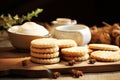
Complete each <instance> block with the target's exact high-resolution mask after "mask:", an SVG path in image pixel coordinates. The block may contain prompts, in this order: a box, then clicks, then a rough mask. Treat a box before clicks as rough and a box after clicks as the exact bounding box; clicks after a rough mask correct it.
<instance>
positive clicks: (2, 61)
mask: <svg viewBox="0 0 120 80" xmlns="http://www.w3.org/2000/svg"><path fill="white" fill-rule="evenodd" d="M71 69H79V70H82V71H83V72H84V73H93V72H94V73H98V72H111V71H120V61H118V62H109V63H108V62H96V63H95V64H88V61H83V62H78V63H76V64H75V65H74V66H68V65H67V62H66V61H61V62H60V63H57V64H52V65H42V64H36V63H33V62H31V61H30V54H29V52H23V51H22V52H21V51H18V50H15V49H14V48H11V47H7V48H0V76H3V75H8V74H13V75H21V76H25V77H48V76H49V75H46V74H47V73H49V71H51V72H53V71H59V72H61V73H62V74H69V71H70V70H71Z"/></svg>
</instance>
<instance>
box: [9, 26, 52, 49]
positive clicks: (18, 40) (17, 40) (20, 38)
mask: <svg viewBox="0 0 120 80" xmlns="http://www.w3.org/2000/svg"><path fill="white" fill-rule="evenodd" d="M13 27H15V28H17V27H19V26H13ZM8 37H9V40H10V42H11V44H12V45H13V47H15V48H17V49H30V42H31V41H32V40H33V39H37V38H45V37H50V36H49V34H47V35H44V36H36V35H25V34H18V33H15V32H14V31H13V30H11V28H9V29H8Z"/></svg>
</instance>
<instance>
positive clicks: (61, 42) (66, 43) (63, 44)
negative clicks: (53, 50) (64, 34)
mask: <svg viewBox="0 0 120 80" xmlns="http://www.w3.org/2000/svg"><path fill="white" fill-rule="evenodd" d="M57 44H58V46H59V48H69V47H75V46H77V43H76V42H75V41H74V40H72V39H58V40H57Z"/></svg>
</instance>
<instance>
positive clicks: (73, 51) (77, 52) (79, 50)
mask: <svg viewBox="0 0 120 80" xmlns="http://www.w3.org/2000/svg"><path fill="white" fill-rule="evenodd" d="M87 53H88V48H86V47H78V46H77V47H71V48H63V49H61V54H63V56H71V57H81V56H83V55H85V54H87Z"/></svg>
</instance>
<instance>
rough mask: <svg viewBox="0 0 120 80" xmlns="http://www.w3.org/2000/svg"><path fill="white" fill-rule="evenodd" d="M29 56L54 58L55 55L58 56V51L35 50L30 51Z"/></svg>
mask: <svg viewBox="0 0 120 80" xmlns="http://www.w3.org/2000/svg"><path fill="white" fill-rule="evenodd" d="M30 55H31V56H33V57H36V58H42V59H43V58H46V59H48V58H55V57H58V56H59V52H55V53H52V54H44V53H35V52H31V53H30Z"/></svg>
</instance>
